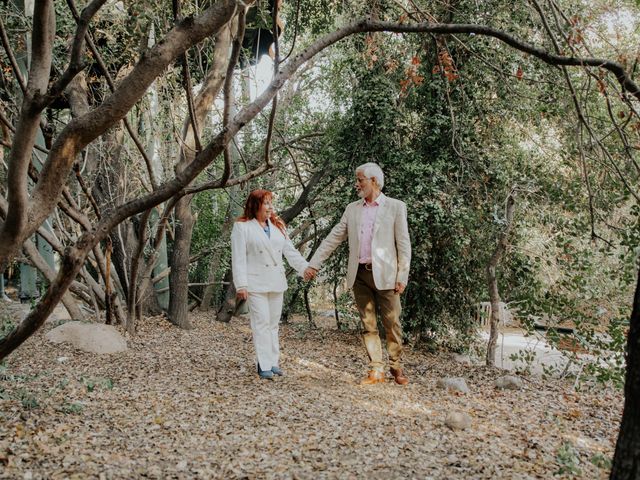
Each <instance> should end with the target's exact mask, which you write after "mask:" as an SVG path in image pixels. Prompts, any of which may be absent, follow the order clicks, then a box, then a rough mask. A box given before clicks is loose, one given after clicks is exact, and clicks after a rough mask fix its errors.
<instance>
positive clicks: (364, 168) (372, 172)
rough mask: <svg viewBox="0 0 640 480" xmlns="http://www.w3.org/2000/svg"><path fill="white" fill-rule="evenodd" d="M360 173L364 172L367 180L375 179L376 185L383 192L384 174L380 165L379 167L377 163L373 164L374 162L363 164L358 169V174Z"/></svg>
mask: <svg viewBox="0 0 640 480" xmlns="http://www.w3.org/2000/svg"><path fill="white" fill-rule="evenodd" d="M358 172H362V174H363V175H364V176H365V177H367V178H375V179H376V183H377V184H378V186H379V187H380V189H381V190H382V187H384V173H382V169H381V168H380V165H378V164H377V163H373V162H367V163H363V164H362V165H360V166H359V167H358V168H356V173H358Z"/></svg>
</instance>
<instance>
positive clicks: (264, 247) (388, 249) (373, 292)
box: [231, 163, 411, 385]
mask: <svg viewBox="0 0 640 480" xmlns="http://www.w3.org/2000/svg"><path fill="white" fill-rule="evenodd" d="M355 175H356V181H355V189H356V192H357V194H358V197H360V199H359V200H357V201H355V202H353V203H350V204H349V205H347V208H346V209H345V211H344V214H343V215H342V218H341V219H340V222H339V223H338V224H337V225H335V226H334V227H333V229H332V230H331V233H329V235H328V236H327V237H326V238H325V239H324V240H323V241H322V243H321V244H320V247H319V248H318V250H317V251H316V253H315V255H313V257H312V258H311V260H310V261H309V262H307V261H306V260H305V259H304V257H303V256H302V255H301V254H300V252H298V250H297V249H296V248H295V247H294V246H293V243H292V242H291V240H290V239H289V237H288V235H287V232H286V227H285V224H284V222H283V221H282V220H281V219H280V218H279V217H278V216H277V215H276V214H275V212H274V210H273V206H272V199H273V194H272V193H271V192H269V191H267V190H254V191H253V192H251V193H250V194H249V198H247V202H246V205H245V208H244V213H243V215H242V216H241V217H240V218H239V219H238V220H237V221H236V223H235V225H234V226H233V231H232V233H231V254H232V270H233V282H234V285H235V287H236V292H237V293H236V294H237V297H238V299H240V300H247V302H248V305H249V317H250V319H251V331H252V333H253V343H254V346H255V350H256V357H257V369H258V375H259V376H260V378H263V379H273V376H274V375H283V371H282V369H281V368H280V364H279V360H280V343H279V339H278V329H279V323H280V315H281V313H282V301H283V296H284V291H285V290H286V289H287V279H286V277H285V269H284V265H283V263H282V256H283V255H284V256H285V257H286V259H287V261H288V262H289V264H290V265H291V267H293V268H294V269H295V270H296V271H297V272H298V274H299V275H301V276H303V277H304V278H305V280H311V279H312V278H314V277H315V276H316V274H317V273H318V270H319V269H320V266H321V264H322V262H324V261H325V260H326V259H327V258H328V257H329V256H330V255H331V253H332V252H333V251H334V250H335V249H336V248H337V247H338V245H340V244H341V243H342V242H343V241H344V240H347V239H348V241H349V265H348V269H347V283H348V285H349V287H351V288H353V295H354V298H355V302H356V305H357V307H358V311H359V313H360V318H361V319H362V325H363V339H364V344H365V347H366V349H367V354H368V355H369V373H368V375H367V377H365V378H364V380H362V382H361V383H362V384H364V385H372V384H376V383H383V382H384V381H385V364H384V362H383V355H382V344H381V341H380V336H379V334H378V327H377V321H376V311H377V310H378V309H379V310H380V315H381V318H382V323H383V325H384V329H385V331H386V334H387V351H388V354H389V363H390V371H391V374H392V376H393V378H394V380H395V382H396V383H397V384H399V385H406V384H407V383H409V379H408V378H407V377H406V375H405V374H404V373H403V371H402V365H401V363H400V357H401V355H402V328H401V325H400V312H401V306H400V294H402V292H404V289H405V287H406V285H407V281H408V278H409V263H410V260H411V243H410V239H409V229H408V225H407V207H406V205H405V204H404V202H401V201H400V200H395V199H393V198H390V197H387V196H386V195H384V194H383V193H382V187H383V186H384V174H383V172H382V169H381V168H380V167H379V166H378V165H377V164H375V163H365V164H364V165H361V166H359V167H358V168H356V171H355Z"/></svg>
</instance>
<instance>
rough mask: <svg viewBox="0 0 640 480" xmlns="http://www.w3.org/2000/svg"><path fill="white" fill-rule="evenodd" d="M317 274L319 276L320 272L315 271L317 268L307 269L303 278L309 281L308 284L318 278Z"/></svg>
mask: <svg viewBox="0 0 640 480" xmlns="http://www.w3.org/2000/svg"><path fill="white" fill-rule="evenodd" d="M317 274H318V270H316V269H315V268H313V267H307V268H306V269H305V270H304V275H303V277H304V279H305V281H307V282H308V281H310V280H313V279H314V278H315V277H316V275H317Z"/></svg>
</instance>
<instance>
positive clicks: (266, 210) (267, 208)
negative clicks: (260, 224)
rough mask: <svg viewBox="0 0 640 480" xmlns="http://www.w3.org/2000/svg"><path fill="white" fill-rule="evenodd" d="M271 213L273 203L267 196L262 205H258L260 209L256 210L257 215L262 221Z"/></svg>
mask: <svg viewBox="0 0 640 480" xmlns="http://www.w3.org/2000/svg"><path fill="white" fill-rule="evenodd" d="M272 213H273V203H272V200H271V199H270V198H269V197H267V198H265V199H264V201H263V202H262V205H260V209H259V210H258V215H257V217H258V219H260V220H263V221H264V220H266V219H267V218H269V217H270V216H271V214H272Z"/></svg>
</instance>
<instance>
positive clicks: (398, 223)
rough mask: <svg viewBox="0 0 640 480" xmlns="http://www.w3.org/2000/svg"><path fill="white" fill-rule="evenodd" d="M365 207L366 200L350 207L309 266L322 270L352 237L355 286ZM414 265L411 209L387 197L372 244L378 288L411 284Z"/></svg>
mask: <svg viewBox="0 0 640 480" xmlns="http://www.w3.org/2000/svg"><path fill="white" fill-rule="evenodd" d="M380 195H383V194H380ZM378 198H380V197H378ZM363 204H364V200H358V201H356V202H353V203H350V204H349V205H347V208H346V209H345V211H344V213H343V214H342V218H341V219H340V222H338V224H336V226H335V227H333V229H332V230H331V233H329V235H327V237H326V238H325V239H324V240H323V241H322V243H321V244H320V247H318V250H317V251H316V253H315V255H314V256H313V258H312V259H311V260H310V261H309V266H311V267H313V268H315V269H316V270H319V269H320V266H321V265H322V262H324V261H325V260H326V259H327V258H329V256H330V255H331V253H332V252H333V251H334V250H335V249H336V248H337V247H338V245H340V244H341V243H342V242H343V241H344V240H345V239H347V238H348V239H349V265H348V268H347V285H348V286H349V288H351V287H353V283H354V282H355V280H356V274H357V273H358V259H359V256H360V223H361V221H362V209H363ZM410 262H411V240H410V239H409V227H408V225H407V206H406V205H405V203H404V202H402V201H400V200H396V199H394V198H390V197H386V196H385V197H384V200H383V201H382V203H381V205H380V206H379V207H378V211H377V213H376V221H375V224H374V227H373V240H372V242H371V263H372V267H373V279H374V281H375V284H376V288H378V290H392V289H394V288H395V286H396V282H400V283H403V284H405V285H406V284H407V282H408V281H409V263H410Z"/></svg>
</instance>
